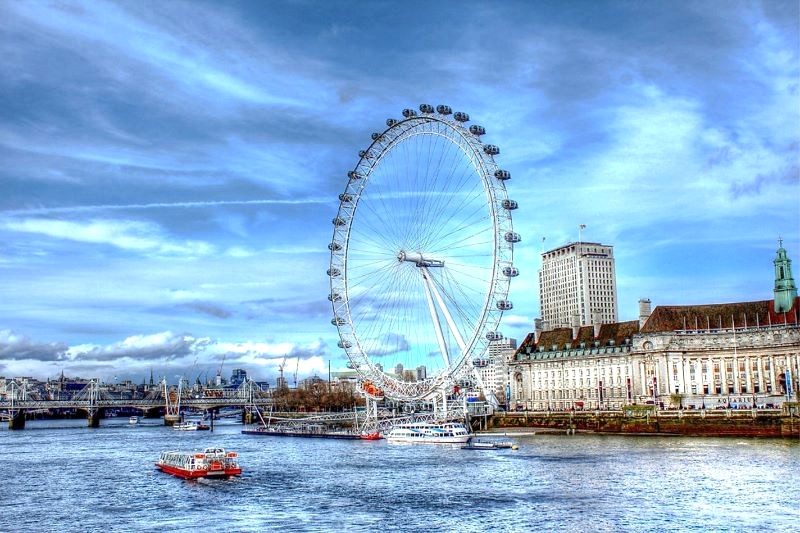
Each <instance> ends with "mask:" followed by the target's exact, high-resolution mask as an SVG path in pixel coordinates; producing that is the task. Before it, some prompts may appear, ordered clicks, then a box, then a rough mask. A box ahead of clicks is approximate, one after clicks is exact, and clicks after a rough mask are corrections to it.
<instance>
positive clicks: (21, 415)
mask: <svg viewBox="0 0 800 533" xmlns="http://www.w3.org/2000/svg"><path fill="white" fill-rule="evenodd" d="M8 429H25V411H24V410H22V409H20V410H19V411H17V412H16V413H14V414H13V415H11V418H9V420H8Z"/></svg>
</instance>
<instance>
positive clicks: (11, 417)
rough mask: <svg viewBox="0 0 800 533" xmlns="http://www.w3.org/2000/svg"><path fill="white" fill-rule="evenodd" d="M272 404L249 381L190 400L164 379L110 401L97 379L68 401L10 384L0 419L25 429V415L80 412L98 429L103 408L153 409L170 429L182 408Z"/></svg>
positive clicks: (11, 425) (199, 408)
mask: <svg viewBox="0 0 800 533" xmlns="http://www.w3.org/2000/svg"><path fill="white" fill-rule="evenodd" d="M271 405H272V398H271V397H269V395H268V394H267V393H266V392H264V391H262V390H261V389H259V388H258V386H256V384H255V382H253V381H250V380H247V381H245V382H244V383H242V385H241V386H240V387H239V388H238V389H236V390H235V391H233V392H231V393H228V394H226V395H225V396H223V397H201V398H195V397H192V395H191V391H188V390H181V389H180V387H178V388H177V389H176V388H175V387H170V386H169V385H167V382H166V380H163V381H162V382H161V386H160V387H158V388H155V389H153V390H152V391H151V392H150V393H149V394H148V395H147V396H145V397H144V398H142V399H138V400H132V399H121V398H112V397H111V396H110V395H109V394H108V393H107V392H106V391H105V390H104V389H103V388H102V387H101V386H100V384H99V383H98V381H97V380H92V381H91V382H89V383H88V384H87V385H86V386H85V387H84V388H83V389H82V390H81V391H80V392H79V393H78V394H76V395H75V396H73V397H72V398H70V399H69V400H42V399H33V398H30V397H29V395H28V393H27V391H26V390H25V388H24V387H23V386H20V385H18V384H16V382H12V383H11V388H10V391H9V394H8V397H7V398H6V399H3V400H0V416H2V417H3V418H7V419H8V427H9V428H10V429H24V428H25V414H26V413H27V412H34V411H43V410H49V409H79V410H82V411H85V412H86V414H87V418H88V420H89V427H99V425H100V419H101V418H103V415H104V412H105V410H106V409H118V408H122V407H128V408H133V409H140V410H141V411H142V412H143V413H145V414H146V413H148V412H150V411H153V410H156V409H164V424H166V425H169V426H171V425H173V424H175V423H176V422H179V421H180V419H181V414H180V412H181V408H189V409H196V410H215V409H219V408H221V407H241V408H242V409H243V410H245V409H246V410H248V411H249V410H251V409H258V408H264V407H267V406H271ZM243 412H244V411H243Z"/></svg>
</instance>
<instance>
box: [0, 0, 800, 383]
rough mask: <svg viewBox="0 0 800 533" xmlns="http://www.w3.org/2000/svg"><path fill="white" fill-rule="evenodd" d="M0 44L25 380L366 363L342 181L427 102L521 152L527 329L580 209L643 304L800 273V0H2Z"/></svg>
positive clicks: (765, 288)
mask: <svg viewBox="0 0 800 533" xmlns="http://www.w3.org/2000/svg"><path fill="white" fill-rule="evenodd" d="M0 51H1V52H2V57H3V75H2V76H0V160H2V163H3V164H2V165H0V192H1V193H2V194H0V375H5V376H7V377H11V376H19V375H32V376H36V377H39V378H47V377H54V376H56V375H58V374H60V372H61V371H62V370H64V372H65V373H67V374H70V375H80V376H83V377H101V378H102V379H105V380H108V381H110V380H112V379H113V378H114V377H115V376H116V377H117V378H118V379H125V378H130V379H133V380H134V381H138V382H141V380H142V379H143V378H144V377H145V376H147V377H149V372H150V369H151V368H152V369H153V371H154V373H155V374H156V375H157V376H162V375H166V376H168V377H169V378H170V379H171V380H174V376H175V375H177V374H186V375H189V376H190V378H191V379H194V377H195V376H200V377H201V378H202V377H206V376H208V377H211V376H213V375H214V374H215V373H216V372H217V371H218V370H219V369H220V368H222V373H223V374H224V375H226V376H228V375H230V371H231V369H232V368H238V367H241V368H246V369H248V371H249V372H250V373H251V375H253V376H254V377H256V378H259V379H268V380H269V381H271V382H273V383H274V379H275V377H276V376H277V366H278V364H279V363H280V362H281V361H282V360H283V358H284V356H287V355H288V357H289V358H290V359H291V360H292V361H293V363H290V365H289V366H292V364H293V365H295V366H296V367H297V368H298V369H299V374H300V376H301V377H303V376H305V375H310V374H314V373H318V374H320V375H326V374H327V368H328V362H329V361H330V364H331V367H332V368H334V369H337V368H343V367H344V364H345V362H346V361H345V360H344V359H343V354H342V352H341V350H339V349H338V348H337V347H336V342H337V340H338V338H337V334H336V328H334V327H333V326H331V324H330V317H331V310H330V304H329V302H328V301H327V295H328V291H329V288H328V278H327V276H326V275H325V271H326V269H327V268H328V261H329V252H328V250H327V244H328V243H329V242H330V239H331V235H332V226H331V218H332V217H333V216H335V214H336V210H337V207H338V201H337V195H338V194H339V193H340V192H341V191H342V190H343V188H344V185H345V181H346V173H347V171H348V170H350V169H352V168H353V167H354V166H355V164H356V163H357V161H358V155H357V154H358V151H359V150H360V149H363V148H366V147H367V146H368V145H369V143H370V134H371V133H372V132H373V131H380V130H382V129H383V128H384V127H385V126H384V124H385V120H386V119H387V118H389V117H394V118H399V117H400V112H401V110H402V109H404V108H406V107H412V108H416V107H417V106H418V105H419V104H421V103H430V104H432V105H437V104H447V105H450V106H452V107H453V109H454V110H461V111H466V112H467V113H469V114H470V116H471V118H472V121H473V122H474V123H478V124H481V125H483V126H484V127H485V128H486V130H487V134H486V136H485V137H484V141H485V142H490V143H492V144H496V145H498V146H500V148H501V154H500V155H499V156H498V158H497V159H498V161H499V162H500V163H501V165H502V166H503V167H504V168H507V169H509V170H510V171H511V172H512V175H513V179H512V180H511V181H510V182H509V184H508V189H509V195H510V197H511V198H514V199H516V200H517V201H518V202H519V203H520V209H519V210H518V211H516V212H515V213H514V229H515V230H516V231H517V232H519V233H520V234H521V235H522V237H523V241H522V242H521V243H520V244H519V245H518V246H517V247H516V248H515V263H516V264H517V266H518V267H519V268H520V270H521V272H522V274H521V275H520V276H519V278H516V279H515V280H514V282H513V283H512V287H511V299H512V300H513V301H514V304H515V305H514V309H513V311H511V313H510V314H507V315H506V316H505V317H504V319H503V330H504V333H505V334H506V335H507V336H511V337H516V338H518V339H521V338H523V337H524V336H525V334H526V333H527V332H528V331H530V330H531V329H532V322H533V319H534V318H535V317H536V316H538V313H539V300H538V290H537V277H536V272H537V269H538V267H539V264H540V260H539V254H540V253H541V251H542V249H543V247H545V248H553V247H556V246H560V245H562V244H565V243H567V242H570V241H574V240H577V238H578V225H579V224H586V226H587V227H586V229H585V230H583V232H582V235H581V236H582V239H583V240H586V241H594V242H601V243H604V244H611V245H613V246H614V248H615V254H616V269H617V281H618V286H619V289H618V297H619V301H620V320H631V319H634V318H636V317H637V313H638V306H637V301H638V299H639V298H642V297H648V298H650V299H651V300H652V302H653V305H654V306H655V305H680V304H703V303H719V302H731V301H750V300H765V299H769V298H771V297H772V283H773V270H772V260H773V259H774V257H775V250H776V248H777V243H778V237H779V236H780V237H782V238H783V239H784V247H785V248H786V249H787V250H788V252H789V256H790V257H791V258H792V259H794V260H795V277H798V271H800V163H799V161H800V58H799V57H798V56H799V55H800V54H799V52H800V8H799V7H798V3H797V2H796V1H786V2H780V1H770V2H763V3H759V2H734V1H730V2H720V1H694V2H578V1H576V2H556V1H552V2H548V1H540V2H511V1H509V2H469V1H468V2H381V1H374V2H344V1H324V2H322V1H318V2H313V1H288V2H201V1H193V2H177V1H171V2H156V1H141V2H132V1H131V2H115V3H106V2H100V1H94V2H67V1H58V2H45V1H27V2H2V3H0ZM543 239H544V240H543ZM223 358H224V363H223Z"/></svg>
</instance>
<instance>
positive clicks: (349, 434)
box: [242, 426, 363, 440]
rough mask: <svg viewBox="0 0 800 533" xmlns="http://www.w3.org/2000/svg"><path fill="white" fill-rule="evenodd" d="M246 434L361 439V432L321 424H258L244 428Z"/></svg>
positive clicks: (243, 432)
mask: <svg viewBox="0 0 800 533" xmlns="http://www.w3.org/2000/svg"><path fill="white" fill-rule="evenodd" d="M242 434H244V435H262V436H267V437H304V438H317V439H353V440H357V439H361V438H363V437H362V436H361V434H360V433H356V432H353V431H347V430H327V429H323V428H321V427H319V426H309V427H306V428H284V427H280V426H257V427H256V428H254V429H243V430H242Z"/></svg>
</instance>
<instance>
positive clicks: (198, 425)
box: [172, 421, 211, 431]
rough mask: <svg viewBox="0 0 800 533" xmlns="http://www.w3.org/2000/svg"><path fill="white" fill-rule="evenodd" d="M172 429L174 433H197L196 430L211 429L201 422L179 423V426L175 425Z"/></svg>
mask: <svg viewBox="0 0 800 533" xmlns="http://www.w3.org/2000/svg"><path fill="white" fill-rule="evenodd" d="M172 429H174V430H176V431H198V430H207V429H211V426H209V425H208V424H204V423H202V422H191V421H187V422H181V423H180V424H175V425H174V426H172Z"/></svg>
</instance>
